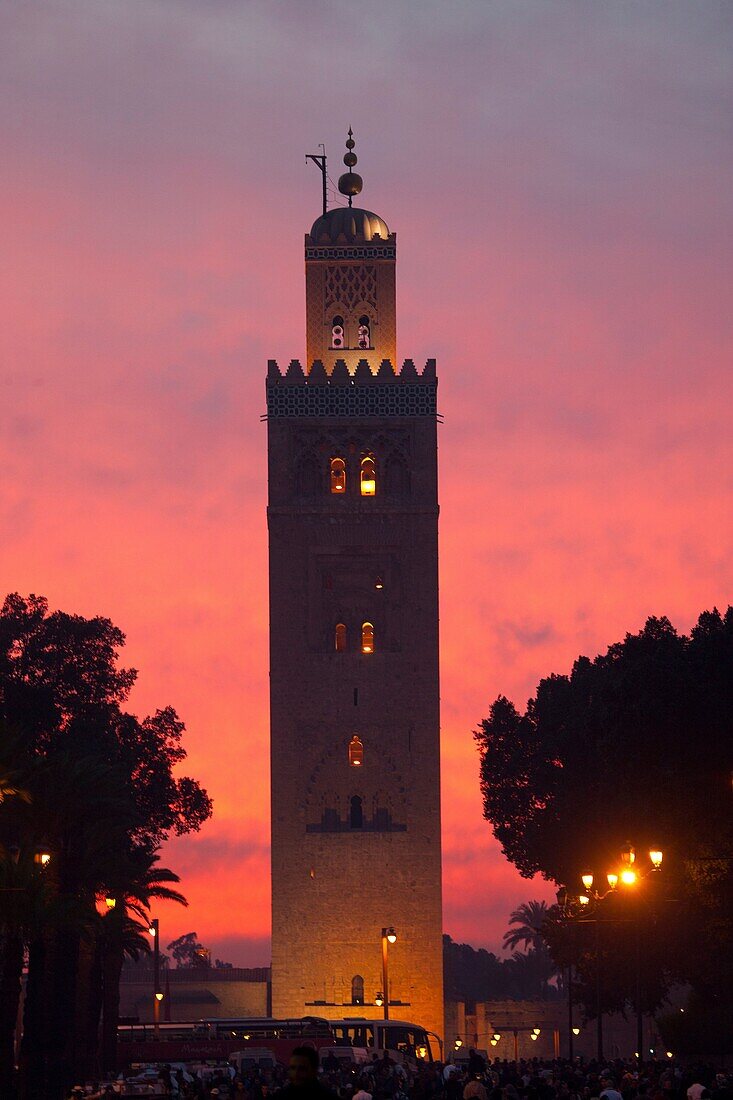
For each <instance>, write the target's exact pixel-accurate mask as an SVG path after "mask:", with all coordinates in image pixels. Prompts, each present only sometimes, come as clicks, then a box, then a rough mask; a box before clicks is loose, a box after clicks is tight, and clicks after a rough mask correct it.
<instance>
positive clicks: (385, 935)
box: [382, 928, 397, 1020]
mask: <svg viewBox="0 0 733 1100" xmlns="http://www.w3.org/2000/svg"><path fill="white" fill-rule="evenodd" d="M396 939H397V934H396V932H395V930H394V928H383V929H382V993H383V994H384V1018H385V1020H388V1019H389V945H390V944H391V943H394V942H395V941H396Z"/></svg>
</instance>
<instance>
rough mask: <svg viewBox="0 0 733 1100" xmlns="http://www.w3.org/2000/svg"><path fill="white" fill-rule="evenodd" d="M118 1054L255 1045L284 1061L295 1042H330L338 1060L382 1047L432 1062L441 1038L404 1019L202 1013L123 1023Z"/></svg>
mask: <svg viewBox="0 0 733 1100" xmlns="http://www.w3.org/2000/svg"><path fill="white" fill-rule="evenodd" d="M117 1037H118V1048H117V1049H118V1055H119V1060H120V1062H121V1063H123V1064H124V1065H131V1064H140V1063H145V1062H186V1061H193V1060H206V1059H209V1060H217V1059H218V1060H221V1059H222V1058H224V1059H226V1058H229V1057H230V1056H231V1055H232V1054H235V1053H236V1054H240V1055H244V1056H245V1057H246V1052H247V1051H248V1050H250V1049H251V1050H252V1052H253V1053H254V1052H255V1051H257V1053H258V1055H259V1056H262V1055H265V1054H271V1055H272V1058H273V1059H274V1061H276V1062H280V1063H282V1064H287V1062H288V1059H289V1058H290V1054H291V1052H292V1050H293V1047H295V1046H312V1047H313V1048H314V1049H315V1050H317V1051H318V1053H319V1055H320V1057H321V1060H322V1061H323V1059H324V1058H325V1057H327V1055H328V1052H329V1048H330V1049H331V1050H332V1053H333V1054H334V1056H335V1057H337V1058H338V1059H340V1060H347V1059H348V1060H350V1061H355V1062H360V1063H364V1062H369V1061H371V1060H372V1059H373V1058H374V1057H375V1056H376V1057H378V1058H379V1057H382V1056H383V1055H384V1052H385V1051H386V1052H387V1054H388V1055H389V1057H390V1058H392V1060H393V1061H396V1062H408V1063H409V1064H411V1065H416V1064H418V1063H419V1062H432V1061H434V1060H435V1058H439V1057H440V1040H439V1039H438V1037H437V1035H434V1034H433V1033H432V1032H427V1031H426V1030H425V1028H423V1027H420V1026H419V1025H418V1024H414V1023H410V1022H408V1021H405V1020H369V1019H367V1018H366V1017H360V1016H353V1017H345V1018H343V1019H340V1020H326V1019H322V1018H321V1017H319V1016H303V1017H301V1018H296V1019H287V1020H275V1019H271V1018H261V1017H242V1016H239V1017H234V1018H230V1019H214V1018H209V1019H202V1020H195V1021H192V1022H190V1023H178V1024H174V1023H170V1024H169V1023H164V1024H163V1023H162V1024H159V1025H158V1029H157V1031H156V1028H155V1025H154V1024H152V1023H144V1024H143V1023H122V1024H120V1026H119V1028H118V1031H117Z"/></svg>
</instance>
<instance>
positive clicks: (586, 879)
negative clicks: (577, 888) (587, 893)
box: [580, 871, 593, 890]
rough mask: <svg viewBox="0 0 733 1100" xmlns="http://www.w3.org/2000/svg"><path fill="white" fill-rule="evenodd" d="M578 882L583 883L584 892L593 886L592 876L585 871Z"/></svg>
mask: <svg viewBox="0 0 733 1100" xmlns="http://www.w3.org/2000/svg"><path fill="white" fill-rule="evenodd" d="M580 881H581V882H582V883H583V886H585V888H586V890H590V888H591V886H592V885H593V875H592V874H591V873H590V871H586V873H585V874H584V875H582V876H581V879H580Z"/></svg>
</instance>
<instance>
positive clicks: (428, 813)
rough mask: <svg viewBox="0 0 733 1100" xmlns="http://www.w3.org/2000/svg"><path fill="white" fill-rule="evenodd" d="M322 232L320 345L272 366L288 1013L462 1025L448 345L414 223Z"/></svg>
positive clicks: (316, 333)
mask: <svg viewBox="0 0 733 1100" xmlns="http://www.w3.org/2000/svg"><path fill="white" fill-rule="evenodd" d="M347 147H348V152H347V154H346V156H345V157H344V160H345V162H346V165H347V168H348V169H349V171H347V173H346V174H345V175H344V176H342V177H341V179H340V181H339V187H340V189H341V190H342V192H343V193H345V194H347V195H348V196H349V204H350V205H349V206H348V207H339V208H336V209H333V210H330V211H328V212H327V213H325V214H324V215H323V216H321V217H319V218H318V219H317V220H316V221H315V223H314V225H313V227H312V229H311V231H310V233H308V234H306V238H305V266H306V296H307V360H306V369H305V370H303V368H302V366H301V364H300V363H299V362H298V361H297V360H293V361H292V362H291V363H290V365H289V366H288V368H287V370H286V371H285V372H284V373H282V372H281V371H280V369H279V368H278V365H277V363H275V362H273V361H271V362H270V364H269V368H268V374H267V384H266V393H267V421H268V459H269V506H268V525H269V545H270V685H271V759H272V1012H273V1015H274V1016H275V1017H293V1016H295V1017H297V1016H302V1015H317V1016H327V1017H330V1018H339V1017H343V1016H367V1017H381V1016H382V1015H383V1009H382V1008H381V1007H379V1006H378V1005H377V1004H376V1003H375V1001H376V997H377V992H378V991H381V990H382V985H383V983H382V956H381V934H382V929H383V928H385V927H388V926H393V927H394V929H395V932H396V935H397V941H396V943H395V944H394V945H393V946H391V947H390V949H389V1001H390V1006H389V1014H390V1017H391V1018H393V1019H401V1020H409V1021H411V1022H413V1023H416V1024H420V1025H422V1026H424V1027H426V1028H428V1029H429V1030H432V1031H434V1032H436V1033H437V1034H439V1035H441V1036H442V1034H443V963H442V914H441V860H440V745H439V689H438V501H437V435H436V391H437V381H436V376H435V362H434V360H428V362H427V364H426V366H425V368H424V370H423V372H422V374H418V372H417V370H416V369H415V365H414V363H413V362H412V360H410V359H408V360H406V361H405V362H404V363H403V365H402V368H401V369H398V368H397V366H396V353H395V340H396V337H395V333H396V323H395V322H396V311H395V257H396V244H397V242H396V237H395V234H394V233H390V231H389V229H388V228H387V225H386V224H385V222H384V221H383V220H382V219H381V218H379V217H377V216H376V215H375V214H372V213H369V212H368V211H366V210H360V209H356V208H353V207H352V206H351V200H352V197H353V196H354V195H356V194H358V193H359V191H360V190H361V179H360V177H359V176H357V175H356V173H354V172H353V171H352V169H353V167H354V165H355V163H356V156H355V155H354V153H353V148H354V144H353V140H352V137H351V133H350V134H349V141H348V142H347Z"/></svg>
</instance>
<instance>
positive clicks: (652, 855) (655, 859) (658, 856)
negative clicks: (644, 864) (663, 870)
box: [649, 848, 664, 871]
mask: <svg viewBox="0 0 733 1100" xmlns="http://www.w3.org/2000/svg"><path fill="white" fill-rule="evenodd" d="M663 858H664V853H663V852H660V851H659V849H658V848H652V850H651V851H650V852H649V859H650V860H651V862H652V867H653V868H654V870H655V871H658V870H659V868H660V867H661V866H662V860H663Z"/></svg>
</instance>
